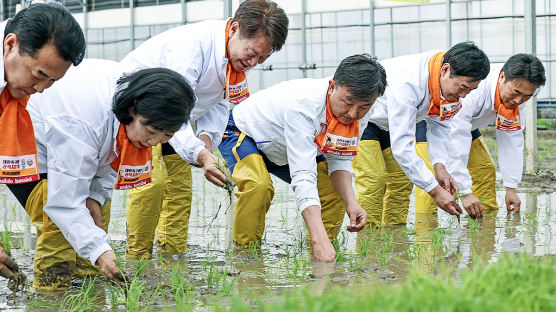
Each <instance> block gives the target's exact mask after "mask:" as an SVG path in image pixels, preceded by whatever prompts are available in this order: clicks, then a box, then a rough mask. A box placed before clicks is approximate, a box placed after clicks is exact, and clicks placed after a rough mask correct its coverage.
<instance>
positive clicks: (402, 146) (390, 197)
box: [354, 42, 490, 226]
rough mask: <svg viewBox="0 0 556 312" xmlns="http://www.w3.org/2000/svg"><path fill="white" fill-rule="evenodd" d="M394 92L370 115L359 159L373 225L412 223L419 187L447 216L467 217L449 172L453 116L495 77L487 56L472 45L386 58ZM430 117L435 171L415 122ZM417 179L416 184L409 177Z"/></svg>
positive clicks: (359, 180)
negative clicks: (412, 199) (421, 152)
mask: <svg viewBox="0 0 556 312" xmlns="http://www.w3.org/2000/svg"><path fill="white" fill-rule="evenodd" d="M381 64H382V65H383V66H384V67H385V69H386V73H387V75H388V87H387V88H386V92H385V93H384V95H383V96H381V97H379V98H378V99H377V101H376V103H375V105H373V107H372V108H371V111H370V112H369V115H370V118H369V125H368V126H367V128H366V129H365V133H364V134H363V137H362V138H361V143H360V146H359V148H360V152H359V153H358V155H357V157H355V160H354V169H355V175H356V178H355V183H356V188H357V194H358V200H359V202H360V203H361V204H362V206H363V207H364V208H365V209H366V210H367V213H368V214H369V216H370V217H369V219H370V221H369V222H370V223H371V224H373V225H376V226H380V225H382V224H388V225H391V224H405V223H406V219H407V211H408V209H409V195H410V193H411V190H412V188H413V185H412V183H414V184H415V185H417V186H419V187H421V188H422V189H424V190H425V191H426V192H428V193H429V194H430V195H431V196H432V197H433V198H434V200H435V202H436V203H437V205H438V206H439V207H440V208H442V209H443V210H445V211H446V212H448V213H450V214H453V215H459V214H460V213H461V208H460V207H459V205H458V204H457V203H456V201H455V200H454V196H453V194H454V192H455V190H456V184H455V181H454V179H453V178H452V177H451V176H450V174H449V173H448V172H447V171H446V168H445V166H446V163H447V160H448V150H449V143H450V118H452V116H454V115H455V114H456V113H457V112H458V110H459V109H460V108H461V103H460V102H459V99H460V98H463V97H465V96H466V95H467V94H468V93H469V92H470V91H471V90H473V89H475V88H476V87H477V85H478V84H479V82H480V81H481V80H482V79H484V78H485V77H486V76H487V75H488V72H489V69H490V67H489V66H490V63H489V61H488V58H487V56H486V55H485V54H484V52H483V51H481V50H480V49H479V48H478V47H477V46H475V45H474V44H473V43H471V42H462V43H458V44H456V45H455V46H453V47H452V48H450V49H449V50H448V51H447V52H446V53H444V52H439V51H430V52H425V53H420V54H413V55H406V56H400V57H396V58H392V59H387V60H383V61H382V62H381ZM421 120H426V123H427V134H430V137H431V140H433V141H432V142H431V143H432V144H430V145H429V153H430V158H431V163H432V164H434V169H435V174H432V173H431V172H430V171H429V170H428V169H427V167H426V165H425V162H424V161H423V160H422V159H420V158H419V157H418V156H417V153H416V150H415V143H414V138H415V125H416V123H417V122H419V121H421ZM408 178H409V179H408Z"/></svg>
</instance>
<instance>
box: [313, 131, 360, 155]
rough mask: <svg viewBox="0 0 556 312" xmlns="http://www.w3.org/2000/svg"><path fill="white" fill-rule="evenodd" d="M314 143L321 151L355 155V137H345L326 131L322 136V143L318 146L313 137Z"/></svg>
mask: <svg viewBox="0 0 556 312" xmlns="http://www.w3.org/2000/svg"><path fill="white" fill-rule="evenodd" d="M315 143H316V144H317V146H318V147H319V149H320V150H321V152H322V153H323V154H324V155H326V154H331V155H337V156H355V155H357V143H358V138H357V137H351V138H346V137H343V136H339V135H335V134H332V133H326V136H325V138H324V145H323V146H320V144H319V143H318V141H317V140H316V139H315Z"/></svg>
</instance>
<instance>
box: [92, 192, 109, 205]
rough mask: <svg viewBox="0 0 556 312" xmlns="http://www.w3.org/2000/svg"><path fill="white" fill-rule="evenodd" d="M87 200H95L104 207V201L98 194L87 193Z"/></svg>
mask: <svg viewBox="0 0 556 312" xmlns="http://www.w3.org/2000/svg"><path fill="white" fill-rule="evenodd" d="M89 198H92V199H94V200H96V201H97V202H98V203H99V204H100V205H101V206H103V205H104V202H105V201H106V199H105V198H104V196H102V195H101V194H100V193H97V192H93V191H89Z"/></svg>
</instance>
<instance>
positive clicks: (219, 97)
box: [120, 19, 229, 163]
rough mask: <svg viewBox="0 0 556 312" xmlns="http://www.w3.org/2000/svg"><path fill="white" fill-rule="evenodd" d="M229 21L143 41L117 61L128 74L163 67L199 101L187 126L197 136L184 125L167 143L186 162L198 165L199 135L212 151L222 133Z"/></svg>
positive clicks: (182, 28) (226, 113)
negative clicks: (179, 78) (186, 84)
mask: <svg viewBox="0 0 556 312" xmlns="http://www.w3.org/2000/svg"><path fill="white" fill-rule="evenodd" d="M228 20H229V19H228ZM228 20H207V21H203V22H199V23H194V24H188V25H184V26H179V27H176V28H172V29H170V30H167V31H165V32H163V33H161V34H158V35H156V36H154V37H152V38H150V39H149V40H147V41H145V42H144V43H143V44H142V45H140V46H139V47H138V48H137V49H135V50H133V51H132V52H130V53H129V54H128V55H127V56H126V57H125V58H124V59H123V60H122V61H121V62H120V63H121V64H122V66H123V68H124V71H126V72H132V71H136V70H137V69H140V68H151V67H164V68H168V69H172V70H174V71H176V72H178V73H179V74H181V75H182V76H183V77H184V78H185V79H186V80H187V81H188V82H189V84H190V85H191V87H192V88H193V90H194V91H195V95H196V96H197V101H196V102H195V106H194V108H193V110H192V111H191V117H190V121H191V122H196V128H197V129H196V133H195V135H193V131H192V129H191V127H190V126H189V125H184V126H183V127H182V128H181V129H180V131H178V132H176V133H175V134H174V137H173V138H172V139H171V140H170V141H169V143H170V145H172V147H173V148H174V149H175V150H176V152H177V153H178V154H179V155H180V156H181V157H182V158H183V159H184V160H185V161H187V162H189V163H197V158H198V156H199V153H200V152H201V150H202V149H203V148H204V146H205V145H204V143H203V142H202V141H201V140H199V139H198V138H197V137H198V136H200V135H201V134H205V135H208V136H209V137H210V139H211V141H212V146H213V148H216V147H217V146H218V144H220V141H221V140H222V135H223V133H224V130H225V129H226V124H227V121H228V116H229V110H228V101H227V100H226V99H225V87H226V67H227V65H228V59H227V58H226V24H227V22H228ZM188 128H189V129H188Z"/></svg>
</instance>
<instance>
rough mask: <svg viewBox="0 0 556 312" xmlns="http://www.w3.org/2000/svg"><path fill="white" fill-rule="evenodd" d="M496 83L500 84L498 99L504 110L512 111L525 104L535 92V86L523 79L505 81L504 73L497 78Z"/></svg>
mask: <svg viewBox="0 0 556 312" xmlns="http://www.w3.org/2000/svg"><path fill="white" fill-rule="evenodd" d="M498 83H500V87H499V89H498V90H499V91H500V99H501V100H502V104H504V106H506V108H509V109H513V108H516V107H518V106H519V105H521V104H523V103H525V102H527V100H529V99H530V98H531V97H532V96H533V94H534V93H535V91H536V90H537V86H536V85H535V84H534V83H531V82H529V81H527V80H525V79H521V78H515V79H512V80H506V73H504V72H501V73H500V77H499V78H498Z"/></svg>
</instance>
